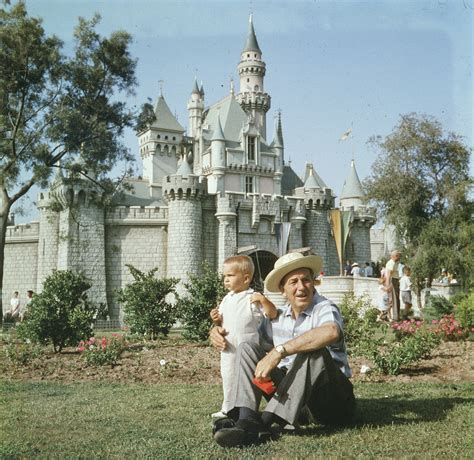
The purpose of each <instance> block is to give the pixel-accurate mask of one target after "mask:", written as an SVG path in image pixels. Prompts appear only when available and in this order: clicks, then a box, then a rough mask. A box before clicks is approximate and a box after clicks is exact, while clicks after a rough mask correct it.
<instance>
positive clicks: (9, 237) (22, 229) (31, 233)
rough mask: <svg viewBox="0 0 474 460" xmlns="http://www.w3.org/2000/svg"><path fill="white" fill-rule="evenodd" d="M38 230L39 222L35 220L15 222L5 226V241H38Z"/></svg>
mask: <svg viewBox="0 0 474 460" xmlns="http://www.w3.org/2000/svg"><path fill="white" fill-rule="evenodd" d="M39 232H40V223H39V222H37V221H33V222H29V223H27V224H17V225H14V226H10V227H7V231H6V235H5V237H6V243H7V244H8V243H17V242H35V241H38V238H39Z"/></svg>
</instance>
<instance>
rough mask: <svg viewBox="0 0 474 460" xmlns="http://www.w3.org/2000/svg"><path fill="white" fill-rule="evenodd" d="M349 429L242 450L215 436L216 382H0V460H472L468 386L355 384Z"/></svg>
mask: <svg viewBox="0 0 474 460" xmlns="http://www.w3.org/2000/svg"><path fill="white" fill-rule="evenodd" d="M355 391H356V396H357V398H358V411H357V417H356V420H355V424H354V426H352V427H349V428H344V429H338V430H336V429H328V428H324V427H322V426H319V425H314V426H310V427H307V428H305V429H304V430H303V432H302V433H301V434H300V435H298V436H295V435H284V436H282V437H281V438H280V439H279V440H276V441H272V442H269V443H267V444H265V445H262V446H257V447H251V448H246V449H228V450H224V449H221V448H220V447H218V446H217V445H216V444H215V443H214V442H213V439H212V436H211V428H210V418H209V414H210V413H211V412H213V411H215V410H216V409H218V406H219V402H220V397H221V396H220V394H221V393H220V392H221V390H220V387H219V386H217V385H144V384H112V383H107V384H105V383H77V384H72V385H71V384H69V385H68V384H63V383H51V382H44V383H43V382H40V383H32V382H17V381H5V380H4V381H0V395H1V396H0V398H1V399H0V458H2V459H10V458H11V459H13V458H88V457H89V458H206V459H207V458H216V459H217V458H219V459H220V458H239V459H240V458H269V457H270V458H292V459H293V458H307V457H310V458H315V457H330V458H336V457H345V458H346V457H349V458H364V459H365V458H379V457H385V458H386V457H403V458H420V457H421V458H430V457H431V458H442V457H445V458H469V457H471V455H472V449H473V444H472V431H471V429H472V426H473V425H474V417H473V413H474V410H473V406H472V397H473V395H474V384H471V383H464V384H456V385H453V384H447V385H441V384H424V383H422V384H420V383H417V384H415V383H410V384H400V383H396V384H394V383H359V384H357V385H356V387H355Z"/></svg>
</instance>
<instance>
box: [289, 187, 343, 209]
mask: <svg viewBox="0 0 474 460" xmlns="http://www.w3.org/2000/svg"><path fill="white" fill-rule="evenodd" d="M295 195H296V196H297V197H299V198H301V199H302V200H303V201H304V204H305V206H306V209H332V208H334V205H335V197H334V194H333V192H332V189H330V188H329V187H322V188H311V189H306V188H305V187H299V188H297V189H296V190H295Z"/></svg>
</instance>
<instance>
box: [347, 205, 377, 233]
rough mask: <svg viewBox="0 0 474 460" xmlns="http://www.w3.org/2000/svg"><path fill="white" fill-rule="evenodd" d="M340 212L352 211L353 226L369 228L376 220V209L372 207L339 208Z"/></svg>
mask: <svg viewBox="0 0 474 460" xmlns="http://www.w3.org/2000/svg"><path fill="white" fill-rule="evenodd" d="M341 211H352V212H353V221H354V225H358V226H363V227H367V228H370V227H372V225H374V224H375V222H376V220H377V213H376V209H375V208H374V207H372V206H366V205H358V206H341Z"/></svg>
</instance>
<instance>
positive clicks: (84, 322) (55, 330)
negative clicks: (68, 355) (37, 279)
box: [17, 270, 98, 353]
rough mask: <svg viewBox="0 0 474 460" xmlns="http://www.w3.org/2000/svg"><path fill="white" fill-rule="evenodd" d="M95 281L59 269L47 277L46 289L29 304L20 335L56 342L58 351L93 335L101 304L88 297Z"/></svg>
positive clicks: (31, 338) (55, 348) (44, 287)
mask: <svg viewBox="0 0 474 460" xmlns="http://www.w3.org/2000/svg"><path fill="white" fill-rule="evenodd" d="M90 287H91V283H90V282H89V281H88V280H87V279H86V278H85V277H84V275H81V274H78V273H74V272H72V271H70V270H57V271H55V272H53V274H52V275H50V276H48V278H46V280H45V282H44V285H43V290H42V292H40V293H39V294H36V295H35V296H34V297H33V299H32V301H31V302H30V304H29V306H28V315H26V317H25V320H24V321H23V322H22V323H21V324H20V325H19V326H18V328H17V329H18V335H19V337H21V338H23V339H28V340H31V341H32V342H36V343H42V344H46V343H52V344H53V348H54V351H55V352H56V353H58V352H61V350H62V349H63V348H64V347H65V346H75V345H77V343H78V342H79V340H81V339H84V338H86V337H90V336H91V335H92V322H93V320H94V318H95V316H96V314H97V311H98V307H97V305H95V304H93V303H91V302H89V301H88V299H87V290H88V289H90Z"/></svg>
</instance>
